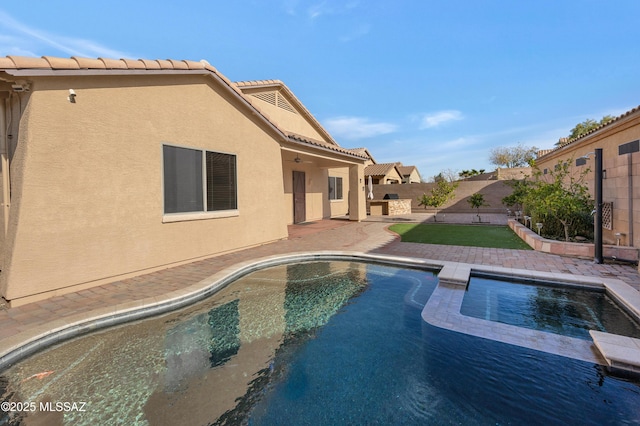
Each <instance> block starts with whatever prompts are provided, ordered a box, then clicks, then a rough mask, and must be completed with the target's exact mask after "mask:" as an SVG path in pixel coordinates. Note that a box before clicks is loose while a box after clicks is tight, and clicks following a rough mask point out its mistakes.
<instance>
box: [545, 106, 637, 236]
mask: <svg viewBox="0 0 640 426" xmlns="http://www.w3.org/2000/svg"><path fill="white" fill-rule="evenodd" d="M638 139H640V107H638V108H635V109H633V110H631V111H629V112H627V113H625V114H623V115H621V116H620V117H617V118H616V119H614V120H613V121H612V122H609V123H608V124H605V125H603V126H601V127H599V128H598V129H595V130H594V131H592V132H590V133H589V134H587V135H585V136H583V137H581V138H578V139H575V140H573V141H571V142H569V143H568V144H566V145H564V146H561V147H559V148H556V149H553V150H551V151H549V152H545V153H544V155H541V156H539V157H538V158H537V159H536V165H537V166H538V168H539V169H540V170H541V171H543V172H544V171H545V170H546V172H547V174H549V173H550V172H552V171H553V170H554V168H555V166H556V165H557V164H558V163H559V162H563V161H567V160H569V161H570V164H571V168H572V173H573V175H574V176H575V177H578V176H579V175H580V173H581V171H584V170H590V171H589V172H588V173H587V174H586V176H585V180H586V181H585V183H586V184H587V185H588V187H589V189H590V193H591V196H592V197H594V180H595V176H594V170H595V161H594V155H593V152H594V150H595V149H596V148H602V157H603V169H604V170H605V175H606V178H605V179H604V180H603V186H602V198H603V202H604V203H613V210H612V220H613V223H612V229H610V230H609V229H603V233H602V238H603V242H604V243H605V244H616V243H618V237H617V236H616V233H620V234H621V238H620V241H619V242H620V244H622V245H632V246H635V247H640V152H636V153H631V154H623V155H619V153H618V147H619V146H620V145H623V144H626V143H628V142H632V141H635V140H638ZM587 154H589V155H588V160H587V161H586V164H585V165H583V166H576V161H575V160H576V159H578V158H579V157H582V156H584V155H587ZM630 207H631V208H630Z"/></svg>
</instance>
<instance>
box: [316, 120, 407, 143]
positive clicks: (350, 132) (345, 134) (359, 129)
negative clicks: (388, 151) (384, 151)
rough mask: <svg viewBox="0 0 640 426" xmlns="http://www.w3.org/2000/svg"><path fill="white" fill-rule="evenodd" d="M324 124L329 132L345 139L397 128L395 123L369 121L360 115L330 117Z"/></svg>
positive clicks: (386, 132)
mask: <svg viewBox="0 0 640 426" xmlns="http://www.w3.org/2000/svg"><path fill="white" fill-rule="evenodd" d="M324 124H325V127H326V128H327V130H328V131H329V133H331V134H332V135H335V136H336V137H338V138H345V139H362V138H370V137H372V136H378V135H385V134H388V133H393V132H395V131H396V129H397V126H396V125H395V124H391V123H383V122H379V123H375V122H370V121H369V119H367V118H362V117H336V118H330V119H328V120H326V121H325V123H324Z"/></svg>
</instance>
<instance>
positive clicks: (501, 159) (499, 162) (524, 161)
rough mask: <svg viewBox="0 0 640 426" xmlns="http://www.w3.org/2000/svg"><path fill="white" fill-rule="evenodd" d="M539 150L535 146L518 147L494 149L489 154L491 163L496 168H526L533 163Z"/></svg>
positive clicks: (519, 145) (520, 145)
mask: <svg viewBox="0 0 640 426" xmlns="http://www.w3.org/2000/svg"><path fill="white" fill-rule="evenodd" d="M537 151H538V148H536V147H535V146H531V147H528V146H523V145H522V144H518V145H517V146H507V147H497V148H492V149H491V151H490V154H489V161H490V162H491V164H495V165H496V166H504V167H507V168H512V167H524V166H527V165H529V164H530V163H531V161H532V160H534V159H535V157H536V152H537Z"/></svg>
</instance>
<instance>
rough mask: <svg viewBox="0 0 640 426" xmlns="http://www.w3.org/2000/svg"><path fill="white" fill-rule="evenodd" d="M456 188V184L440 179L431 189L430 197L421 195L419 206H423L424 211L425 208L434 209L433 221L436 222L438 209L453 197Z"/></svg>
mask: <svg viewBox="0 0 640 426" xmlns="http://www.w3.org/2000/svg"><path fill="white" fill-rule="evenodd" d="M457 187H458V182H447V181H446V180H445V179H440V180H438V181H437V182H436V184H435V186H434V187H433V188H431V195H427V194H422V197H419V198H418V202H419V205H421V206H424V208H425V209H426V208H427V207H433V208H434V209H436V214H435V215H434V216H433V220H434V221H435V222H437V221H438V219H437V218H438V209H439V208H440V207H442V206H443V205H444V204H445V203H446V202H447V201H449V200H451V199H452V198H453V197H455V190H456V188H457Z"/></svg>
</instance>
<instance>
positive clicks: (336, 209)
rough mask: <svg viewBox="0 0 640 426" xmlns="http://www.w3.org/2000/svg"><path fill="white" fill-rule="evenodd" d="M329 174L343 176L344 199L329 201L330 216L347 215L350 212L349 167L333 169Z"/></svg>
mask: <svg viewBox="0 0 640 426" xmlns="http://www.w3.org/2000/svg"><path fill="white" fill-rule="evenodd" d="M329 176H333V177H341V178H342V200H331V201H330V202H329V213H330V217H337V216H345V215H346V214H347V213H348V212H349V168H347V167H344V168H339V169H331V170H329Z"/></svg>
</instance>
